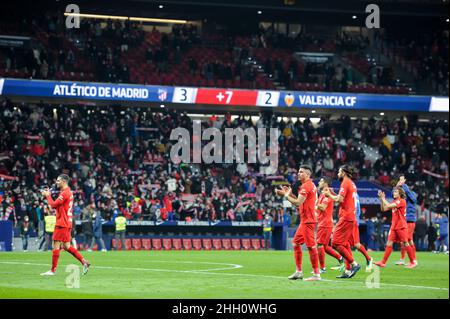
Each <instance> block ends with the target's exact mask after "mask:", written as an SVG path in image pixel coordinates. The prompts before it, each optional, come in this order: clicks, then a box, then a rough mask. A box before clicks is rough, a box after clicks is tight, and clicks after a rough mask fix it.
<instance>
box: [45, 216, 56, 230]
mask: <svg viewBox="0 0 450 319" xmlns="http://www.w3.org/2000/svg"><path fill="white" fill-rule="evenodd" d="M44 221H45V232H46V233H53V232H54V231H55V225H56V216H55V215H47V216H45V217H44Z"/></svg>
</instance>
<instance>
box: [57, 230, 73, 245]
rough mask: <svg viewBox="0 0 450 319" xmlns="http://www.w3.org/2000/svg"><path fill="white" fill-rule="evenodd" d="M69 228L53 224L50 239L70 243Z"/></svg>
mask: <svg viewBox="0 0 450 319" xmlns="http://www.w3.org/2000/svg"><path fill="white" fill-rule="evenodd" d="M71 231H72V229H71V228H66V227H60V226H55V231H54V232H53V237H52V239H53V240H54V241H61V242H63V243H70V232H71Z"/></svg>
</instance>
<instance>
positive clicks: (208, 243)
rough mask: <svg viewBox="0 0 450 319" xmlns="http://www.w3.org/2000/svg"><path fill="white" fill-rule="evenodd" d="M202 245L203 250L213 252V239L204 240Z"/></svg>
mask: <svg viewBox="0 0 450 319" xmlns="http://www.w3.org/2000/svg"><path fill="white" fill-rule="evenodd" d="M202 243H203V248H204V249H205V250H211V248H212V243H211V239H210V238H204V239H203V240H202Z"/></svg>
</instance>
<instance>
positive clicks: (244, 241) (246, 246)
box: [242, 238, 252, 250]
mask: <svg viewBox="0 0 450 319" xmlns="http://www.w3.org/2000/svg"><path fill="white" fill-rule="evenodd" d="M242 248H244V250H250V249H252V246H251V245H250V239H248V238H244V239H242Z"/></svg>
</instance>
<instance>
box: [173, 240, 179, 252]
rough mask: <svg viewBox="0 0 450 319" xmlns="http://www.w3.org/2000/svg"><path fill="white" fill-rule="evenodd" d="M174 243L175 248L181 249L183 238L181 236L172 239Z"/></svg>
mask: <svg viewBox="0 0 450 319" xmlns="http://www.w3.org/2000/svg"><path fill="white" fill-rule="evenodd" d="M172 245H173V249H175V250H181V239H180V238H174V239H172Z"/></svg>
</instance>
